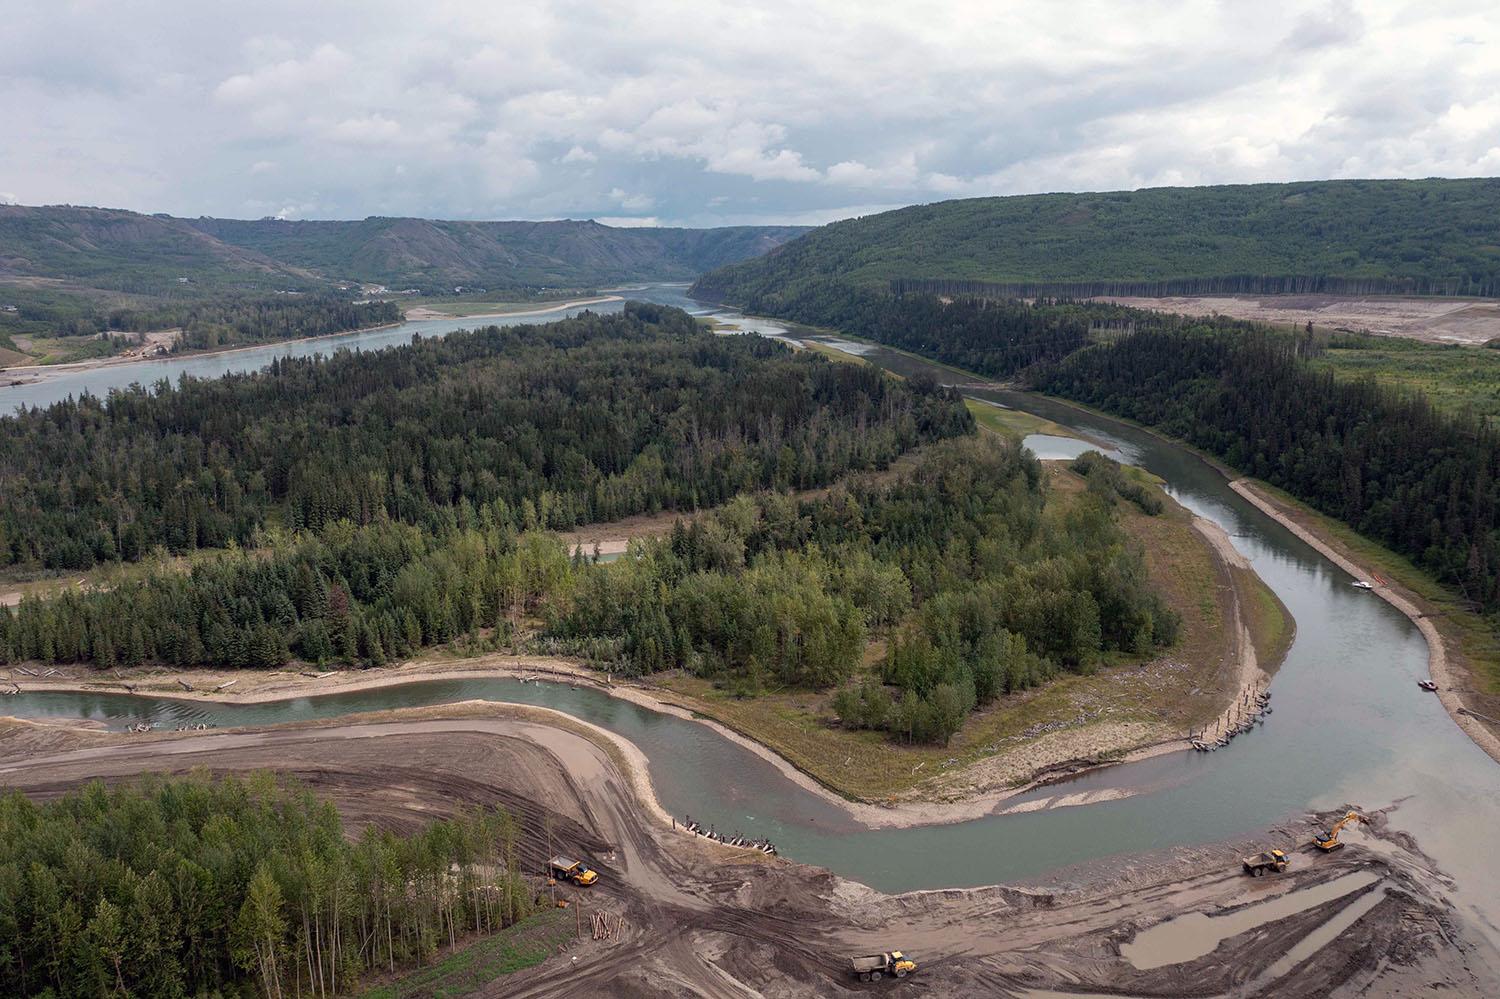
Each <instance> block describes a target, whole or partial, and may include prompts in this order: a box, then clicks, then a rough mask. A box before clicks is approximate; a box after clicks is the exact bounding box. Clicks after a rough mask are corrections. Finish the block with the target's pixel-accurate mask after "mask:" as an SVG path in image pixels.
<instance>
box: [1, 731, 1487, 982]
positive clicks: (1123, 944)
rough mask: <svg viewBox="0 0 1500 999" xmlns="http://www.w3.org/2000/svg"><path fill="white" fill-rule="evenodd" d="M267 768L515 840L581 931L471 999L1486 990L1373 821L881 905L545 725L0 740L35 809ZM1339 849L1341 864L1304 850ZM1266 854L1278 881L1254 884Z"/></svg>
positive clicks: (395, 816)
mask: <svg viewBox="0 0 1500 999" xmlns="http://www.w3.org/2000/svg"><path fill="white" fill-rule="evenodd" d="M264 768H274V769H276V770H277V771H279V772H281V773H283V774H285V775H288V776H291V777H294V778H296V779H298V780H300V781H302V782H304V783H306V784H307V785H308V786H309V787H311V788H312V789H313V790H314V791H315V792H316V793H317V794H319V795H320V796H323V797H325V798H327V799H328V800H330V801H331V802H333V803H334V804H335V806H336V807H337V808H338V810H339V812H340V814H341V816H342V818H343V820H344V823H345V827H346V831H347V832H348V833H349V834H350V835H357V834H358V833H359V831H360V830H361V829H363V828H364V827H365V826H367V825H375V826H378V827H381V828H386V829H391V830H393V831H408V830H412V829H416V828H418V827H419V826H421V825H422V824H423V823H425V822H428V821H430V820H432V819H434V818H440V817H445V816H448V815H452V814H456V813H457V812H459V811H461V810H463V809H466V808H470V807H473V806H476V805H479V806H499V807H503V808H505V809H506V810H508V811H509V812H511V813H512V814H513V815H515V816H516V817H518V818H519V820H520V821H521V823H522V826H523V829H524V830H525V834H524V843H523V850H522V853H523V856H522V858H521V859H522V866H523V868H524V869H525V870H527V871H531V872H538V873H541V872H547V871H550V872H551V873H552V875H553V876H552V877H551V878H547V879H545V881H550V884H547V886H546V888H545V889H541V890H545V891H550V892H551V893H552V897H553V898H554V899H556V900H558V901H561V902H564V903H566V904H567V907H568V908H569V909H571V910H572V911H571V912H570V913H567V914H566V915H565V916H564V917H563V918H562V919H561V922H560V925H561V926H562V928H563V930H565V931H570V932H565V934H564V937H565V939H564V940H563V941H562V942H561V943H559V944H558V945H557V948H556V952H555V953H552V955H551V956H550V957H548V958H547V959H546V960H545V961H543V962H542V963H541V964H539V965H537V966H535V967H532V968H529V969H526V970H522V971H518V972H515V973H514V974H511V975H507V976H505V977H503V978H499V979H496V980H494V981H492V982H490V983H488V984H486V985H484V986H483V987H482V988H480V990H479V992H478V994H481V995H493V996H502V995H503V996H598V995H611V996H627V997H628V996H662V995H668V996H715V997H726V999H728V997H744V996H768V997H775V996H805V995H845V994H848V995H864V994H886V990H895V991H892V992H890V993H889V994H900V995H930V996H978V995H996V996H1006V995H1011V996H1056V995H1079V996H1084V995H1132V996H1167V995H1171V996H1219V995H1225V996H1228V995H1233V996H1324V995H1360V996H1399V995H1411V994H1415V993H1416V992H1419V991H1425V990H1429V989H1440V990H1444V991H1445V992H1446V993H1447V994H1451V995H1465V996H1469V995H1482V994H1484V983H1486V982H1493V981H1495V980H1496V978H1495V977H1494V973H1495V969H1494V967H1493V952H1492V951H1490V950H1489V949H1488V947H1489V945H1488V944H1487V943H1486V941H1485V939H1484V937H1483V936H1482V934H1480V933H1478V932H1476V931H1475V928H1474V927H1472V926H1470V925H1468V924H1467V923H1466V922H1465V919H1464V918H1463V917H1461V916H1460V914H1459V911H1458V910H1456V909H1455V908H1454V907H1453V906H1451V905H1450V904H1448V903H1447V902H1446V901H1444V896H1445V894H1446V893H1447V892H1448V891H1449V889H1450V888H1451V883H1450V882H1449V881H1448V879H1447V878H1446V877H1445V876H1444V875H1443V874H1441V873H1440V872H1438V871H1436V870H1434V869H1433V865H1432V863H1431V861H1429V860H1428V859H1427V858H1425V857H1424V855H1423V854H1422V852H1421V850H1420V848H1419V844H1417V843H1415V842H1413V841H1412V840H1411V839H1410V838H1409V837H1407V836H1405V835H1403V834H1399V833H1395V832H1393V831H1391V830H1389V829H1388V828H1387V826H1386V823H1385V820H1384V817H1383V815H1382V814H1381V813H1380V812H1378V811H1377V812H1374V813H1369V814H1368V822H1365V821H1358V822H1356V821H1353V820H1351V821H1350V822H1349V823H1347V824H1346V825H1345V826H1344V827H1343V828H1342V829H1332V830H1330V828H1329V827H1330V826H1332V825H1333V824H1334V823H1335V822H1336V821H1337V820H1338V819H1340V818H1341V817H1343V816H1344V815H1345V811H1344V810H1339V811H1338V812H1335V813H1332V814H1329V815H1317V816H1311V815H1310V816H1307V817H1306V819H1305V821H1297V822H1294V823H1289V824H1286V825H1282V826H1279V827H1277V828H1272V829H1266V830H1262V831H1260V832H1259V833H1257V834H1256V835H1254V836H1249V837H1245V838H1242V839H1236V840H1233V841H1228V842H1221V843H1215V844H1210V845H1206V846H1197V847H1181V848H1176V849H1169V850H1160V851H1155V852H1151V853H1146V854H1133V855H1124V856H1119V857H1109V858H1103V859H1100V860H1096V861H1091V862H1088V863H1086V864H1082V865H1078V866H1074V867H1068V868H1064V869H1061V870H1056V871H1053V872H1050V873H1049V874H1047V875H1046V876H1044V877H1043V878H1040V879H1037V880H1035V881H1027V882H1022V883H1016V884H1011V885H1005V886H993V887H985V888H964V889H957V888H955V889H949V890H929V891H916V892H908V893H904V894H884V893H881V892H878V891H875V890H873V889H871V888H868V887H866V886H864V885H861V884H858V883H856V882H853V881H849V880H845V879H843V878H840V877H838V876H837V875H835V874H833V873H831V872H829V871H827V870H822V869H818V868H813V867H808V866H803V865H799V864H796V863H793V862H791V861H788V860H786V859H782V858H778V857H775V856H772V855H771V854H770V853H768V852H767V851H765V850H764V849H760V848H757V847H756V846H755V845H748V846H733V845H729V844H727V843H722V842H717V841H714V840H710V839H709V838H707V837H704V836H702V835H697V834H695V833H694V832H692V831H690V830H689V829H687V828H685V827H684V826H683V825H682V823H680V822H678V821H675V820H674V819H673V818H671V817H669V816H667V815H666V814H665V813H664V812H663V811H662V810H661V808H660V807H659V806H658V805H657V803H656V800H655V798H654V795H653V793H652V790H651V787H650V782H649V778H648V777H647V776H646V772H645V768H644V761H643V759H641V758H640V756H639V753H638V752H637V751H635V750H634V749H633V747H632V746H631V744H630V743H628V742H626V741H624V740H622V739H620V738H619V737H618V736H613V735H610V734H609V733H606V732H605V731H603V730H601V729H598V728H595V727H594V726H591V725H588V724H587V723H584V722H581V721H579V720H577V719H573V718H570V717H567V716H565V715H562V714H559V713H557V712H553V711H550V710H547V709H543V708H536V707H526V706H516V705H501V704H493V703H477V702H469V703H463V704H454V705H444V706H440V707H428V708H411V709H401V710H396V711H388V712H381V713H376V714H366V715H357V716H346V717H343V718H338V719H328V720H325V721H322V722H313V723H297V724H291V725H280V726H270V727H264V728H252V729H226V730H218V731H213V732H177V733H169V732H156V733H151V734H148V735H145V736H131V735H126V734H122V733H111V732H103V731H97V730H93V731H91V730H88V729H85V728H79V727H73V726H62V725H56V724H39V723H35V722H19V721H7V722H4V723H3V724H0V783H3V784H4V785H5V786H6V787H7V788H12V789H18V790H20V791H23V792H24V793H26V794H27V795H29V796H32V797H34V798H37V799H40V800H46V799H49V798H52V797H56V796H58V795H61V794H63V793H66V792H67V791H69V790H70V789H73V788H76V787H78V786H79V785H80V784H83V783H86V782H88V781H89V780H92V779H95V778H99V779H103V780H104V781H106V782H110V783H115V782H121V781H128V780H130V779H132V778H133V777H135V776H137V775H140V774H143V773H146V772H158V771H167V772H173V773H185V772H189V771H194V770H197V771H204V770H206V771H208V772H210V773H214V774H230V773H236V774H238V773H244V772H248V771H253V770H256V769H264ZM725 779H726V780H733V776H732V775H725ZM1362 814H1365V813H1362ZM1330 832H1332V834H1334V838H1336V839H1340V843H1339V845H1340V847H1341V848H1339V849H1326V850H1325V849H1320V848H1319V847H1318V846H1315V845H1314V844H1313V841H1314V839H1315V838H1324V840H1325V845H1326V842H1327V839H1326V838H1327V837H1328V836H1329V835H1330ZM993 848H994V849H995V850H1004V849H1005V844H1004V842H996V843H994V845H993ZM1268 848H1276V849H1280V850H1282V851H1283V861H1284V862H1283V863H1282V864H1281V866H1280V867H1278V868H1273V869H1271V870H1269V871H1266V872H1264V876H1259V877H1252V876H1250V875H1249V874H1248V873H1247V867H1246V865H1247V864H1248V863H1249V860H1250V859H1253V858H1254V856H1255V855H1256V854H1257V852H1258V851H1263V850H1266V849H1268ZM580 868H581V869H580ZM590 875H592V878H591V877H590ZM542 883H544V881H543V879H541V878H539V879H538V884H539V885H540V884H542ZM862 969H863V970H862ZM877 971H878V972H883V973H882V974H880V975H879V976H877V975H876V974H875V973H876V972H877Z"/></svg>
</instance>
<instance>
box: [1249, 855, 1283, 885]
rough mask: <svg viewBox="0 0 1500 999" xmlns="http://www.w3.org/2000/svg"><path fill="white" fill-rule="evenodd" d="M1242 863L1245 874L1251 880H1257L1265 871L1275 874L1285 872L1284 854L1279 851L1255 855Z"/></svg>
mask: <svg viewBox="0 0 1500 999" xmlns="http://www.w3.org/2000/svg"><path fill="white" fill-rule="evenodd" d="M1242 863H1243V864H1244V865H1245V873H1246V874H1248V875H1250V876H1251V877H1252V878H1258V877H1260V876H1261V875H1263V874H1265V873H1266V872H1267V871H1275V872H1276V873H1277V874H1280V873H1281V872H1283V871H1285V870H1286V867H1287V863H1288V861H1287V859H1286V854H1285V853H1284V852H1283V851H1281V850H1267V851H1266V852H1265V853H1257V854H1256V855H1255V856H1253V857H1246V858H1245V859H1244V860H1243V861H1242Z"/></svg>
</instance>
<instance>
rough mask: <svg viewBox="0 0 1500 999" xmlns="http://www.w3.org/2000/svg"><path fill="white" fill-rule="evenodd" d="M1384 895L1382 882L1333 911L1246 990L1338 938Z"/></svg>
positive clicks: (1282, 973) (1288, 968) (1284, 970)
mask: <svg viewBox="0 0 1500 999" xmlns="http://www.w3.org/2000/svg"><path fill="white" fill-rule="evenodd" d="M1384 898H1385V886H1384V885H1381V886H1380V887H1379V888H1376V889H1375V890H1374V891H1372V892H1370V893H1369V894H1368V895H1364V896H1362V897H1360V898H1357V899H1355V900H1354V901H1353V902H1351V903H1349V904H1348V905H1346V906H1344V907H1343V908H1342V909H1340V910H1339V911H1338V912H1337V913H1335V914H1334V915H1333V916H1332V917H1331V918H1330V919H1329V920H1328V921H1327V922H1325V923H1324V924H1323V925H1322V926H1319V927H1318V928H1317V929H1315V930H1313V931H1312V932H1311V933H1309V934H1308V935H1307V936H1305V937H1303V938H1302V940H1301V942H1299V943H1298V944H1297V946H1295V947H1293V948H1292V949H1291V950H1289V951H1287V952H1286V954H1285V955H1284V956H1283V957H1282V958H1281V960H1279V961H1277V962H1276V963H1275V964H1273V965H1271V966H1270V967H1269V968H1267V969H1266V972H1265V974H1263V975H1261V976H1260V977H1259V978H1258V979H1256V981H1255V982H1252V983H1251V986H1250V988H1249V989H1248V991H1250V992H1254V991H1256V985H1258V984H1262V983H1268V982H1273V981H1275V980H1276V979H1278V978H1280V977H1281V976H1282V975H1286V974H1289V973H1290V972H1291V971H1292V969H1293V968H1295V967H1297V965H1299V964H1301V963H1302V962H1303V961H1306V960H1307V959H1308V958H1310V957H1312V956H1313V955H1314V954H1316V953H1317V952H1318V951H1320V950H1322V949H1323V948H1324V947H1327V946H1328V945H1329V944H1331V943H1333V941H1335V940H1337V939H1338V937H1339V934H1341V933H1343V932H1344V931H1345V930H1347V929H1348V928H1349V927H1351V926H1353V925H1354V924H1355V923H1357V922H1359V921H1360V920H1361V919H1363V918H1364V915H1365V913H1367V912H1369V911H1370V910H1371V909H1373V908H1375V907H1376V906H1377V905H1379V904H1380V903H1381V901H1382V900H1384Z"/></svg>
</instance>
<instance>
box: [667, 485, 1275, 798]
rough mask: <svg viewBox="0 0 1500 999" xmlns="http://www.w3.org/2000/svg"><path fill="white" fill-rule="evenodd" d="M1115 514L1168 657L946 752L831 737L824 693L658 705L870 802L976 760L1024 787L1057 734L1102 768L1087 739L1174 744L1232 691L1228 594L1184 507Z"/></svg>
mask: <svg viewBox="0 0 1500 999" xmlns="http://www.w3.org/2000/svg"><path fill="white" fill-rule="evenodd" d="M1048 472H1049V476H1050V479H1051V482H1052V486H1053V493H1052V495H1053V502H1054V503H1056V504H1057V505H1058V506H1060V507H1061V506H1065V505H1066V504H1067V503H1069V502H1071V500H1072V497H1074V496H1076V495H1078V494H1080V493H1082V491H1083V489H1084V483H1083V480H1082V479H1080V478H1079V477H1078V476H1076V475H1074V474H1073V473H1072V472H1069V471H1068V470H1067V469H1066V468H1065V467H1064V466H1063V465H1062V464H1061V463H1055V462H1054V463H1050V464H1049V466H1048ZM1119 509H1120V511H1121V512H1120V516H1121V520H1122V523H1123V524H1124V525H1125V527H1126V529H1127V530H1128V531H1129V532H1130V534H1131V535H1132V537H1134V538H1135V539H1136V540H1137V541H1138V542H1140V544H1141V545H1142V548H1143V550H1144V552H1145V556H1146V560H1147V567H1148V569H1149V571H1150V572H1151V577H1152V580H1153V581H1154V582H1155V583H1156V585H1157V586H1158V588H1159V590H1160V592H1161V593H1162V596H1163V598H1164V599H1166V600H1167V602H1168V603H1169V604H1171V605H1172V606H1173V608H1174V609H1176V610H1177V611H1178V613H1180V614H1181V615H1182V617H1183V634H1182V638H1181V640H1180V641H1179V644H1178V645H1177V647H1175V648H1173V649H1171V650H1168V652H1167V653H1166V654H1164V655H1161V656H1158V657H1156V658H1154V659H1150V660H1141V659H1140V658H1139V657H1127V656H1119V657H1116V659H1115V660H1114V661H1112V662H1108V663H1105V664H1103V665H1102V666H1101V668H1100V669H1099V670H1097V671H1096V672H1095V673H1094V674H1092V675H1090V676H1077V675H1072V674H1065V675H1062V676H1060V677H1058V678H1057V679H1055V680H1053V681H1052V682H1050V683H1048V684H1047V685H1045V686H1044V687H1042V688H1040V689H1037V690H1032V691H1027V692H1025V693H1022V694H1016V695H1012V696H1009V697H1005V698H1002V699H1000V700H999V701H997V702H996V703H995V704H992V705H990V706H989V707H987V708H985V709H983V710H980V711H977V712H975V713H974V714H973V715H971V716H970V718H969V720H968V721H967V722H966V723H965V725H964V727H963V728H962V729H961V730H960V731H959V733H958V734H957V735H956V736H955V737H954V739H953V742H952V743H951V744H950V745H948V746H946V747H941V746H905V745H902V744H900V743H898V742H895V741H893V740H891V739H890V738H888V737H887V736H885V735H884V734H883V733H879V732H868V731H850V730H846V729H842V728H839V727H838V726H837V725H836V724H835V723H834V716H833V711H832V707H831V702H832V694H831V693H826V692H815V691H803V690H781V691H771V692H768V693H765V694H763V695H761V696H758V697H752V698H743V699H742V698H735V697H733V696H732V695H730V694H729V693H727V692H725V691H723V690H719V689H716V688H715V687H714V686H713V685H712V684H711V683H709V682H707V681H705V680H701V679H699V678H696V677H692V676H685V675H680V674H669V675H666V676H664V677H662V678H660V685H661V687H662V688H664V690H663V691H662V693H663V694H664V695H665V697H664V699H667V700H672V701H675V702H676V703H678V704H680V705H681V706H683V707H686V708H689V709H690V710H693V711H696V712H698V713H699V714H701V715H703V716H705V717H709V718H712V719H714V720H715V721H718V722H720V723H722V724H724V725H727V726H728V727H730V728H732V729H734V730H736V731H738V732H740V733H741V734H743V735H746V736H748V737H749V738H751V739H754V740H755V741H757V742H760V743H762V744H764V745H766V746H768V747H769V748H770V749H772V750H774V751H775V752H777V753H778V754H780V755H782V756H784V757H786V758H787V759H788V760H790V761H791V762H792V764H793V765H795V766H796V767H798V768H799V769H801V770H803V771H805V772H807V773H808V774H810V775H811V776H812V777H814V778H815V779H816V780H818V781H819V782H821V783H822V784H824V785H825V786H827V787H829V788H831V789H833V790H835V791H837V792H838V793H840V794H842V795H844V796H846V797H849V798H854V799H859V800H867V801H885V800H891V799H899V798H902V797H907V796H911V795H913V794H915V793H921V791H922V790H923V788H922V786H923V785H928V786H929V789H930V788H932V787H933V786H942V784H943V783H944V777H945V775H953V774H955V773H956V772H957V771H960V770H962V769H963V768H964V767H966V766H968V765H970V764H975V763H980V762H982V761H983V762H984V763H985V766H986V768H987V769H991V770H992V771H993V772H995V773H998V774H1000V775H1002V777H1003V779H1004V780H1005V781H1007V782H1009V783H1012V784H1022V783H1026V782H1027V781H1028V780H1030V779H1031V777H1032V776H1033V775H1034V772H1035V769H1036V764H1035V763H1034V762H1031V761H1029V759H1028V758H1029V757H1030V756H1031V753H1030V752H1029V750H1030V749H1031V748H1032V747H1034V745H1035V744H1036V742H1037V741H1038V740H1039V739H1043V738H1049V737H1051V736H1052V735H1053V734H1055V733H1058V732H1068V733H1070V738H1074V743H1075V744H1076V746H1077V755H1078V756H1079V757H1085V758H1101V759H1102V758H1108V756H1110V755H1118V752H1119V749H1118V747H1112V748H1108V749H1105V748H1101V747H1102V746H1103V745H1104V741H1103V740H1099V739H1095V738H1094V737H1093V734H1092V733H1094V732H1098V731H1102V728H1103V726H1105V725H1107V724H1110V723H1114V724H1116V725H1134V726H1138V728H1139V731H1140V732H1142V733H1150V734H1151V736H1152V737H1149V738H1147V739H1146V740H1144V741H1156V740H1157V739H1161V738H1170V737H1174V736H1177V735H1180V734H1182V733H1184V732H1186V731H1187V730H1188V729H1190V728H1192V727H1194V726H1196V725H1198V724H1201V723H1202V722H1204V721H1206V720H1207V719H1209V718H1212V717H1214V716H1216V715H1217V714H1218V712H1219V711H1220V710H1221V709H1222V707H1223V704H1224V702H1225V701H1226V700H1227V699H1228V698H1229V697H1230V696H1232V691H1233V689H1235V686H1236V685H1235V683H1234V682H1233V674H1234V672H1235V671H1234V670H1233V669H1232V668H1230V666H1229V664H1228V661H1227V652H1228V647H1229V641H1230V637H1231V636H1229V634H1228V632H1227V627H1226V622H1227V609H1228V604H1227V601H1228V600H1229V599H1231V597H1232V594H1233V591H1234V587H1233V585H1232V582H1231V581H1230V580H1229V579H1228V578H1227V576H1225V575H1223V574H1222V573H1221V571H1220V569H1219V565H1218V562H1217V560H1216V558H1215V555H1214V553H1213V550H1212V548H1211V547H1210V546H1209V544H1208V542H1207V541H1206V540H1205V539H1204V538H1203V537H1202V536H1201V535H1200V534H1198V532H1197V531H1195V530H1194V529H1193V527H1192V518H1191V515H1190V514H1189V513H1188V512H1187V511H1186V510H1185V509H1183V508H1182V507H1180V506H1178V505H1177V504H1176V503H1173V502H1170V501H1169V502H1168V504H1167V509H1166V510H1165V511H1164V512H1163V513H1162V514H1161V515H1160V516H1158V517H1148V516H1146V515H1145V514H1143V513H1140V512H1139V511H1138V510H1137V509H1136V508H1135V507H1134V506H1133V505H1131V504H1128V503H1122V504H1120V507H1119ZM1251 575H1252V577H1253V574H1251ZM1255 582H1256V583H1257V584H1259V586H1260V587H1261V589H1264V584H1263V583H1260V582H1259V580H1258V579H1256V580H1255ZM1266 592H1267V593H1269V591H1266ZM1270 599H1271V600H1273V601H1274V597H1271V598H1270ZM879 651H880V650H878V649H872V654H871V655H867V656H866V659H865V666H864V668H865V669H866V670H871V671H873V670H874V669H875V668H877V665H878V662H879V659H880V655H879Z"/></svg>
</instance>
